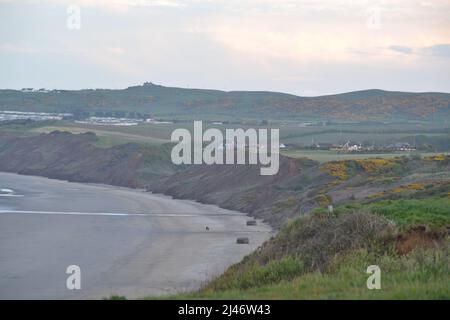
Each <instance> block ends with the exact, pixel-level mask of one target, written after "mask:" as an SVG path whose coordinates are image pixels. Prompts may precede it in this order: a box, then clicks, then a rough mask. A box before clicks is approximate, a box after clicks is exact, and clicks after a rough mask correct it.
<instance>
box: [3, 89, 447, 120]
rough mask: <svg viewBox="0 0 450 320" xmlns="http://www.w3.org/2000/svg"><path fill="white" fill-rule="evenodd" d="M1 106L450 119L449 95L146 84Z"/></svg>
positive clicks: (184, 114)
mask: <svg viewBox="0 0 450 320" xmlns="http://www.w3.org/2000/svg"><path fill="white" fill-rule="evenodd" d="M0 110H18V111H41V112H69V113H74V114H76V115H78V116H86V115H95V114H97V115H99V114H100V115H101V114H105V113H112V114H115V113H119V114H125V116H128V117H132V116H136V115H137V116H151V117H157V118H165V119H180V120H184V119H186V120H188V119H204V120H209V119H210V120H234V119H254V120H265V119H281V120H283V119H285V120H337V121H372V120H374V121H378V120H383V121H385V120H437V119H439V120H442V119H450V94H449V93H438V92H423V93H411V92H399V91H384V90H379V89H371V90H362V91H354V92H348V93H341V94H333V95H326V96H318V97H300V96H295V95H291V94H285V93H279V92H269V91H228V92H227V91H220V90H206V89H187V88H175V87H165V86H161V85H155V84H152V83H145V84H144V85H140V86H132V87H128V88H126V89H119V90H112V89H83V90H51V91H49V92H22V91H20V90H0Z"/></svg>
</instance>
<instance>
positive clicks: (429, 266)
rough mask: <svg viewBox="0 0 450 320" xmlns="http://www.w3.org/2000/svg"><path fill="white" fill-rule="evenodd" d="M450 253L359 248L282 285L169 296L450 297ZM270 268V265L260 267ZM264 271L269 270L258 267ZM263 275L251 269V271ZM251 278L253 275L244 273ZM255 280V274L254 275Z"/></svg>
mask: <svg viewBox="0 0 450 320" xmlns="http://www.w3.org/2000/svg"><path fill="white" fill-rule="evenodd" d="M448 263H449V252H448V248H447V249H441V250H415V251H413V252H411V253H410V254H408V255H406V256H394V255H388V254H385V255H381V256H377V255H374V254H371V253H369V252H368V251H366V250H358V251H355V252H353V253H351V254H349V255H346V256H344V257H341V258H336V259H335V260H334V261H333V263H332V265H331V266H330V268H329V270H328V271H327V272H325V273H319V272H310V273H305V274H299V275H298V276H296V277H294V278H293V279H287V280H282V281H279V282H278V283H269V284H267V283H265V282H264V281H261V282H260V283H259V285H255V286H253V287H251V288H240V287H234V288H231V289H226V290H214V289H211V288H206V289H204V290H200V291H199V292H195V293H183V294H179V295H175V296H171V297H169V298H170V299H450V286H449V284H448V279H449V275H450V270H449V265H448ZM369 265H378V266H379V267H380V269H381V289H380V290H369V289H367V285H366V281H367V278H368V277H369V274H367V273H366V270H367V267H368V266H369ZM260 268H261V269H265V268H266V267H260ZM259 272H262V273H264V272H265V271H259ZM254 273H258V271H255V270H254V271H252V273H251V274H254ZM246 276H248V277H250V278H251V276H250V274H247V275H243V276H242V277H246ZM252 279H254V278H252Z"/></svg>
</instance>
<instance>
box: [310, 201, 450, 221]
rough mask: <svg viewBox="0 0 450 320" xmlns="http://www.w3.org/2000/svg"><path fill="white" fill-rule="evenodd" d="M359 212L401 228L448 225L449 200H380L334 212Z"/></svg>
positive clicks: (344, 206)
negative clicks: (386, 219) (388, 220)
mask: <svg viewBox="0 0 450 320" xmlns="http://www.w3.org/2000/svg"><path fill="white" fill-rule="evenodd" d="M321 211H323V210H320V209H319V210H317V212H321ZM361 211H365V212H370V213H374V214H379V215H382V216H384V217H386V218H388V219H390V220H393V221H394V222H395V223H396V224H397V225H398V226H400V227H403V228H406V227H408V226H411V225H428V226H432V227H440V226H445V225H450V198H429V199H420V200H417V199H401V200H382V201H377V202H374V203H369V204H361V203H353V204H347V205H343V206H339V207H337V208H335V210H334V212H335V213H336V214H343V213H351V212H361Z"/></svg>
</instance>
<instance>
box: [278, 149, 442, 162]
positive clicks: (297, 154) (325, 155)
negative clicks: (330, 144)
mask: <svg viewBox="0 0 450 320" xmlns="http://www.w3.org/2000/svg"><path fill="white" fill-rule="evenodd" d="M281 154H282V155H285V156H288V157H291V158H309V159H312V160H315V161H318V162H320V163H325V162H330V161H338V160H361V159H370V158H384V159H391V158H396V157H400V156H402V155H403V156H405V155H406V156H408V155H409V153H407V152H392V153H338V152H336V151H332V150H300V149H295V150H282V151H281ZM439 154H450V153H446V152H422V153H420V155H421V156H423V157H431V156H436V155H439Z"/></svg>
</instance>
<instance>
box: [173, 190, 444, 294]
mask: <svg viewBox="0 0 450 320" xmlns="http://www.w3.org/2000/svg"><path fill="white" fill-rule="evenodd" d="M355 209H356V207H355V206H353V207H351V208H350V207H346V206H342V207H340V208H337V210H336V212H337V216H333V217H330V216H327V215H324V214H322V213H321V212H320V210H318V211H316V213H315V214H313V215H312V216H311V217H304V218H299V219H297V220H295V221H293V222H291V223H290V224H289V225H288V226H286V227H285V228H283V229H282V230H281V231H280V232H279V233H278V235H277V236H276V237H275V238H273V239H272V240H269V242H268V243H266V244H265V245H263V247H262V248H260V249H259V250H258V251H256V252H255V253H253V254H251V255H249V256H247V257H246V258H245V259H244V260H243V261H242V262H240V263H238V264H236V265H234V266H232V267H230V268H229V269H228V270H227V271H226V272H225V274H223V275H222V276H220V277H219V278H217V279H214V280H212V281H211V282H209V283H207V284H206V285H205V287H204V288H203V289H202V290H200V291H198V292H195V293H186V294H179V295H175V296H171V297H169V298H171V299H186V298H187V299H450V285H449V282H448V279H449V276H450V239H449V238H448V235H447V236H445V235H444V234H445V230H444V231H443V229H442V228H441V229H438V230H440V231H439V232H440V233H438V234H440V238H439V239H434V240H435V241H434V243H433V244H432V245H431V246H430V245H427V246H425V245H424V243H423V246H421V245H420V243H416V244H415V246H416V248H415V249H413V250H412V251H409V252H408V253H406V254H399V253H398V252H397V251H396V247H395V245H396V243H397V242H398V239H399V236H398V234H399V232H401V230H405V227H412V226H413V225H416V224H417V223H418V222H420V223H421V224H425V225H429V226H432V228H433V229H434V230H436V228H438V227H439V226H442V225H445V226H450V198H449V199H446V198H440V199H425V200H406V201H405V200H397V201H380V202H376V203H372V204H367V205H359V206H358V207H357V209H356V211H355ZM361 211H365V212H373V213H375V215H373V214H366V213H364V214H361V213H358V212H361ZM357 217H359V218H357ZM411 217H415V218H414V219H411ZM386 218H388V220H387V219H386ZM353 219H356V220H353ZM389 221H393V222H394V223H395V225H392V222H389ZM397 225H398V226H400V228H399V227H397ZM333 232H334V238H333V239H332V241H330V237H327V235H330V234H333ZM435 232H436V231H435ZM345 234H346V236H345ZM435 234H436V233H434V235H435ZM422 235H423V236H425V238H424V239H426V238H427V237H428V236H429V234H428V233H423V234H422ZM428 244H429V243H428ZM323 252H325V257H324V254H322V253H323ZM373 264H375V265H378V266H379V267H380V269H381V272H382V273H381V279H382V280H381V282H382V289H381V290H368V289H367V287H366V280H367V278H368V276H369V275H368V274H366V268H367V267H368V266H369V265H373ZM315 266H321V268H320V269H321V270H322V271H319V270H318V269H317V268H316V267H315Z"/></svg>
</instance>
